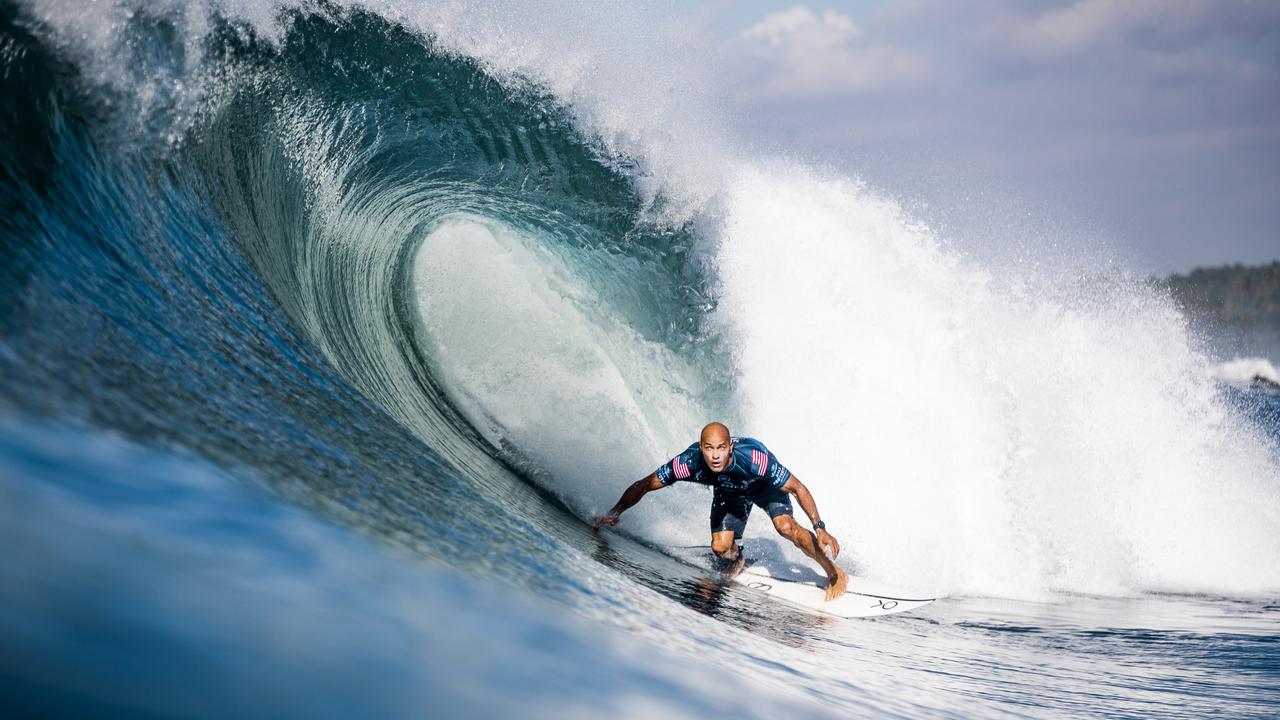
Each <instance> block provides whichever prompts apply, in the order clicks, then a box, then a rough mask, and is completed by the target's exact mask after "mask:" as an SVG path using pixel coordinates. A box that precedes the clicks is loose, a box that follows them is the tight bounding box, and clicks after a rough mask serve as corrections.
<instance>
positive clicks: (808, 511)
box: [782, 475, 840, 559]
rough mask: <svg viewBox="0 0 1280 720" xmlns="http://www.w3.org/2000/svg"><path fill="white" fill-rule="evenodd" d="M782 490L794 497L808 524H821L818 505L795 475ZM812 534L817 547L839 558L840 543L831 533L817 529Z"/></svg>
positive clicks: (788, 479)
mask: <svg viewBox="0 0 1280 720" xmlns="http://www.w3.org/2000/svg"><path fill="white" fill-rule="evenodd" d="M782 490H783V491H784V492H788V493H791V494H792V495H794V496H795V497H796V502H798V503H800V509H801V510H804V514H805V515H808V516H809V522H811V523H813V524H814V525H815V526H816V525H817V524H818V523H820V522H822V517H821V516H819V515H818V505H817V504H816V503H814V501H813V495H811V494H810V493H809V488H807V487H805V486H804V483H802V482H800V478H798V477H796V476H795V475H792V476H791V477H789V478H787V482H786V483H785V484H783V486H782ZM814 533H815V534H816V535H817V538H818V547H820V548H822V549H823V550H824V551H826V552H827V554H828V555H830V556H831V557H832V559H834V558H837V557H840V543H839V542H838V541H837V540H836V539H835V537H834V536H832V534H831V533H829V532H827V531H826V529H825V528H821V529H817V530H815V531H814Z"/></svg>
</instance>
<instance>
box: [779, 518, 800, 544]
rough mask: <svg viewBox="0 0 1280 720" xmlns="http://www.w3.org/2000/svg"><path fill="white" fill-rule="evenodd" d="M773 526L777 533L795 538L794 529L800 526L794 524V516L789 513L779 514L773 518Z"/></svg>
mask: <svg viewBox="0 0 1280 720" xmlns="http://www.w3.org/2000/svg"><path fill="white" fill-rule="evenodd" d="M773 528H774V529H775V530H777V531H778V534H779V535H781V536H783V537H785V538H791V539H793V540H794V539H795V534H796V531H797V530H799V529H800V526H799V525H797V524H796V521H795V518H793V517H791V516H790V515H779V516H777V517H775V518H774V519H773Z"/></svg>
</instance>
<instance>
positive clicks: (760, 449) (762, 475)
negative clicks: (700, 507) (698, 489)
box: [654, 437, 791, 495]
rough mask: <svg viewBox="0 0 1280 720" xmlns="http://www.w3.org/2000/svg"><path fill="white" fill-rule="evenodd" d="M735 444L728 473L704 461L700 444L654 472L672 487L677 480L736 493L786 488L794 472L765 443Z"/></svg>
mask: <svg viewBox="0 0 1280 720" xmlns="http://www.w3.org/2000/svg"><path fill="white" fill-rule="evenodd" d="M730 441H731V442H732V443H733V462H732V463H730V464H729V467H727V468H725V469H724V472H721V473H719V474H717V473H713V472H711V470H709V469H708V468H707V463H706V462H705V461H704V460H703V459H702V452H701V451H700V450H699V445H700V444H699V443H694V444H692V445H690V446H689V447H688V448H686V449H685V451H684V452H682V453H680V454H679V455H677V456H675V457H673V458H671V460H670V461H669V462H667V463H666V464H665V465H663V466H662V467H660V468H658V469H657V470H655V471H654V474H655V475H657V476H658V481H659V482H661V483H662V484H663V485H670V484H671V483H673V482H676V481H677V480H687V481H689V482H696V483H700V484H702V485H710V486H712V487H716V488H720V489H722V490H727V491H729V492H733V493H748V494H752V495H755V494H759V493H763V492H766V491H768V490H772V489H777V488H780V487H782V486H783V485H784V484H786V482H787V479H788V478H790V477H791V471H790V470H787V469H786V468H785V467H783V466H782V463H780V462H778V458H776V457H774V456H773V453H771V452H769V448H767V447H765V446H764V443H762V442H760V441H759V440H756V439H755V438H749V437H744V438H730Z"/></svg>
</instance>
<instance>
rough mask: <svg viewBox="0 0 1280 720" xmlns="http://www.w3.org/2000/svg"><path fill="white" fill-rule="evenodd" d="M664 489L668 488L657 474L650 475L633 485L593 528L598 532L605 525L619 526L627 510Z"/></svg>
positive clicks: (597, 519) (598, 519) (596, 521)
mask: <svg viewBox="0 0 1280 720" xmlns="http://www.w3.org/2000/svg"><path fill="white" fill-rule="evenodd" d="M664 487H666V485H663V484H662V482H661V481H660V480H658V474H657V473H649V477H647V478H645V479H643V480H637V481H635V482H633V483H631V485H630V486H629V487H628V488H627V489H626V491H625V492H623V493H622V497H620V498H618V502H617V503H616V504H615V505H614V506H613V508H612V509H611V510H609V512H607V513H605V514H604V515H601V516H600V517H598V518H596V520H595V523H593V527H594V528H595V529H596V530H599V529H600V528H602V527H604V526H605V525H617V524H618V518H619V516H620V515H622V513H624V512H626V510H627V508H629V507H631V506H632V505H635V504H636V503H638V502H640V498H642V497H644V496H645V493H648V492H650V491H653V490H661V489H662V488H664Z"/></svg>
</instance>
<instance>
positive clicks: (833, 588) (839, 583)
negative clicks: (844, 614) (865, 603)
mask: <svg viewBox="0 0 1280 720" xmlns="http://www.w3.org/2000/svg"><path fill="white" fill-rule="evenodd" d="M848 587H849V576H848V575H846V574H845V572H844V570H841V569H840V566H838V565H837V566H836V576H835V577H834V578H827V600H835V599H836V598H838V597H840V596H841V595H843V594H844V591H845V590H846V589H848Z"/></svg>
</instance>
